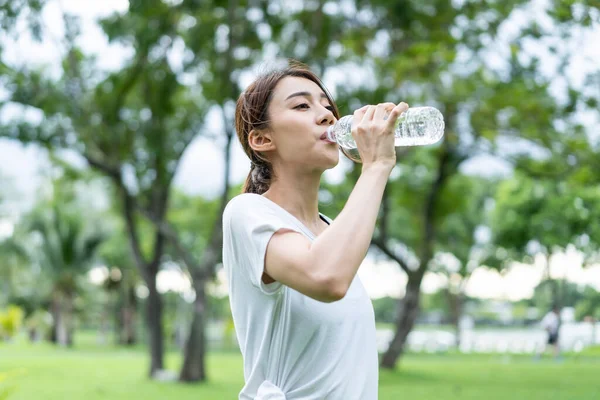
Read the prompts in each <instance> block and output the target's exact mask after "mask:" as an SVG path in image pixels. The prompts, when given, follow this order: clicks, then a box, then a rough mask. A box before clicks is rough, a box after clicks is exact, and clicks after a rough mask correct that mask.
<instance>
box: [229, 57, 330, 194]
mask: <svg viewBox="0 0 600 400" xmlns="http://www.w3.org/2000/svg"><path fill="white" fill-rule="evenodd" d="M287 76H293V77H299V78H305V79H308V80H311V81H313V82H314V83H316V84H317V85H319V87H320V88H321V89H322V90H323V92H324V93H325V95H326V96H327V99H328V100H329V102H330V103H331V105H332V106H333V114H334V115H335V117H336V118H337V119H339V118H340V115H339V111H338V108H337V106H336V104H335V102H334V101H333V98H332V97H331V94H330V93H329V91H328V90H327V89H326V88H325V85H324V84H323V82H321V79H319V77H318V76H317V75H316V74H315V73H314V72H312V71H311V70H310V69H309V68H308V67H307V66H306V65H304V64H302V63H299V62H297V61H293V60H292V61H290V62H289V65H288V66H287V67H286V68H283V69H277V70H274V71H270V72H268V73H266V74H263V75H261V76H259V77H258V78H257V79H256V80H255V81H254V82H253V83H252V84H250V86H248V88H247V89H246V90H245V91H244V92H243V93H242V94H240V97H239V98H238V100H237V104H236V108H235V130H236V132H237V135H238V138H239V140H240V143H241V144H242V147H243V148H244V152H245V153H246V155H247V156H248V158H250V163H251V166H250V173H249V174H248V177H247V178H246V183H245V184H244V188H243V189H242V192H243V193H256V194H263V193H265V192H266V191H267V190H269V186H270V185H271V182H272V180H273V178H274V172H273V165H271V163H270V162H269V161H268V160H267V159H266V158H265V157H264V156H263V155H262V154H261V153H260V152H257V151H254V150H253V149H252V148H251V147H250V144H249V142H248V135H249V134H250V131H252V130H253V129H255V130H264V129H268V128H269V115H268V108H269V104H270V103H271V99H272V98H273V92H274V90H275V86H277V84H278V83H279V81H281V80H282V79H283V78H285V77H287Z"/></svg>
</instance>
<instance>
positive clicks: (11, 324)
mask: <svg viewBox="0 0 600 400" xmlns="http://www.w3.org/2000/svg"><path fill="white" fill-rule="evenodd" d="M23 317H24V312H23V310H22V309H21V308H20V307H17V306H14V305H9V306H8V308H6V310H0V338H4V339H11V338H12V337H14V336H15V335H16V334H17V333H19V330H20V329H21V326H22V325H23Z"/></svg>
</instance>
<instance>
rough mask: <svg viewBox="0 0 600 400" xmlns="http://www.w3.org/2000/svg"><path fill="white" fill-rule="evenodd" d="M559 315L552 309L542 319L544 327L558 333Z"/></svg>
mask: <svg viewBox="0 0 600 400" xmlns="http://www.w3.org/2000/svg"><path fill="white" fill-rule="evenodd" d="M559 322H560V321H559V320H558V315H557V314H556V313H555V312H554V311H550V312H549V313H548V314H546V316H544V318H543V319H542V323H541V325H542V328H544V329H545V330H547V331H549V332H550V333H551V334H553V335H554V334H556V333H558V324H559Z"/></svg>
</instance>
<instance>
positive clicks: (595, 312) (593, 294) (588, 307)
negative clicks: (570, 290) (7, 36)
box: [575, 287, 600, 321]
mask: <svg viewBox="0 0 600 400" xmlns="http://www.w3.org/2000/svg"><path fill="white" fill-rule="evenodd" d="M581 297H582V298H581V300H580V301H579V302H578V303H577V305H576V307H575V317H576V318H577V320H579V321H583V320H585V319H586V317H592V318H594V319H595V320H596V321H599V320H600V292H598V291H597V290H595V289H594V288H591V287H588V288H586V289H585V290H584V291H583V293H582V296H581Z"/></svg>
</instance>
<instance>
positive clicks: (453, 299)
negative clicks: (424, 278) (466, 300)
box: [446, 288, 463, 348]
mask: <svg viewBox="0 0 600 400" xmlns="http://www.w3.org/2000/svg"><path fill="white" fill-rule="evenodd" d="M459 290H462V288H460V289H459ZM446 299H447V302H448V308H449V309H450V322H451V323H452V326H453V327H454V332H455V334H456V338H455V342H454V344H455V346H456V348H460V339H461V338H460V336H461V332H460V318H461V316H462V309H463V294H462V292H459V293H452V291H451V290H450V288H446Z"/></svg>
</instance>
